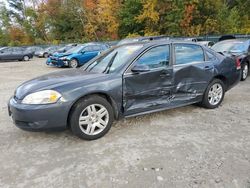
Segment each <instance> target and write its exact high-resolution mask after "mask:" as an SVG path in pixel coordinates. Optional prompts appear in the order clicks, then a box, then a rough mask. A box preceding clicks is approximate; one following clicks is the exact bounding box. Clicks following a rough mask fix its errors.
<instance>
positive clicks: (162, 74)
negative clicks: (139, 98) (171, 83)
mask: <svg viewBox="0 0 250 188" xmlns="http://www.w3.org/2000/svg"><path fill="white" fill-rule="evenodd" d="M169 76H170V73H169V72H168V71H162V72H161V74H160V77H162V78H163V77H169Z"/></svg>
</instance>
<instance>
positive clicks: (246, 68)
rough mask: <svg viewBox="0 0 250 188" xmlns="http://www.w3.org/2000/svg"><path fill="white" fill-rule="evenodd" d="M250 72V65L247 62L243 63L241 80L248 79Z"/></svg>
mask: <svg viewBox="0 0 250 188" xmlns="http://www.w3.org/2000/svg"><path fill="white" fill-rule="evenodd" d="M248 73H249V66H248V64H247V63H243V65H242V67H241V81H244V80H246V79H247V77H248Z"/></svg>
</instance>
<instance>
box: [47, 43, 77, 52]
mask: <svg viewBox="0 0 250 188" xmlns="http://www.w3.org/2000/svg"><path fill="white" fill-rule="evenodd" d="M77 45H78V44H76V43H74V44H67V45H65V46H62V47H61V48H59V49H58V50H56V52H54V53H53V54H55V53H65V52H67V51H68V50H70V49H71V48H74V47H75V46H77ZM53 54H49V55H53Z"/></svg>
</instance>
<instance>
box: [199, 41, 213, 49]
mask: <svg viewBox="0 0 250 188" xmlns="http://www.w3.org/2000/svg"><path fill="white" fill-rule="evenodd" d="M197 43H198V44H201V45H203V46H206V47H208V48H211V47H212V46H213V45H214V44H215V43H214V42H213V41H198V42H197Z"/></svg>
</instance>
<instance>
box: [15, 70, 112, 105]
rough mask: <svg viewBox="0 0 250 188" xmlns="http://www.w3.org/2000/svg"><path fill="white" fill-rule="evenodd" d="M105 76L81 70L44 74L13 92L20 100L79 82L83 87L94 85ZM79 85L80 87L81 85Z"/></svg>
mask: <svg viewBox="0 0 250 188" xmlns="http://www.w3.org/2000/svg"><path fill="white" fill-rule="evenodd" d="M104 76H107V75H106V74H98V73H90V72H85V71H83V70H82V69H70V70H65V71H58V72H55V73H50V74H46V75H43V76H40V77H37V78H34V79H32V80H29V81H27V82H25V83H23V84H22V85H20V86H19V87H18V88H17V89H16V91H15V97H16V98H17V99H19V100H22V99H23V98H24V97H25V96H26V95H28V94H30V93H34V92H37V91H41V90H47V89H54V88H59V87H60V86H63V85H66V84H71V85H73V84H74V83H76V82H80V83H82V84H83V85H84V84H87V83H96V80H97V79H98V80H99V81H101V80H102V79H103V77H104ZM82 84H81V85H82Z"/></svg>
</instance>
